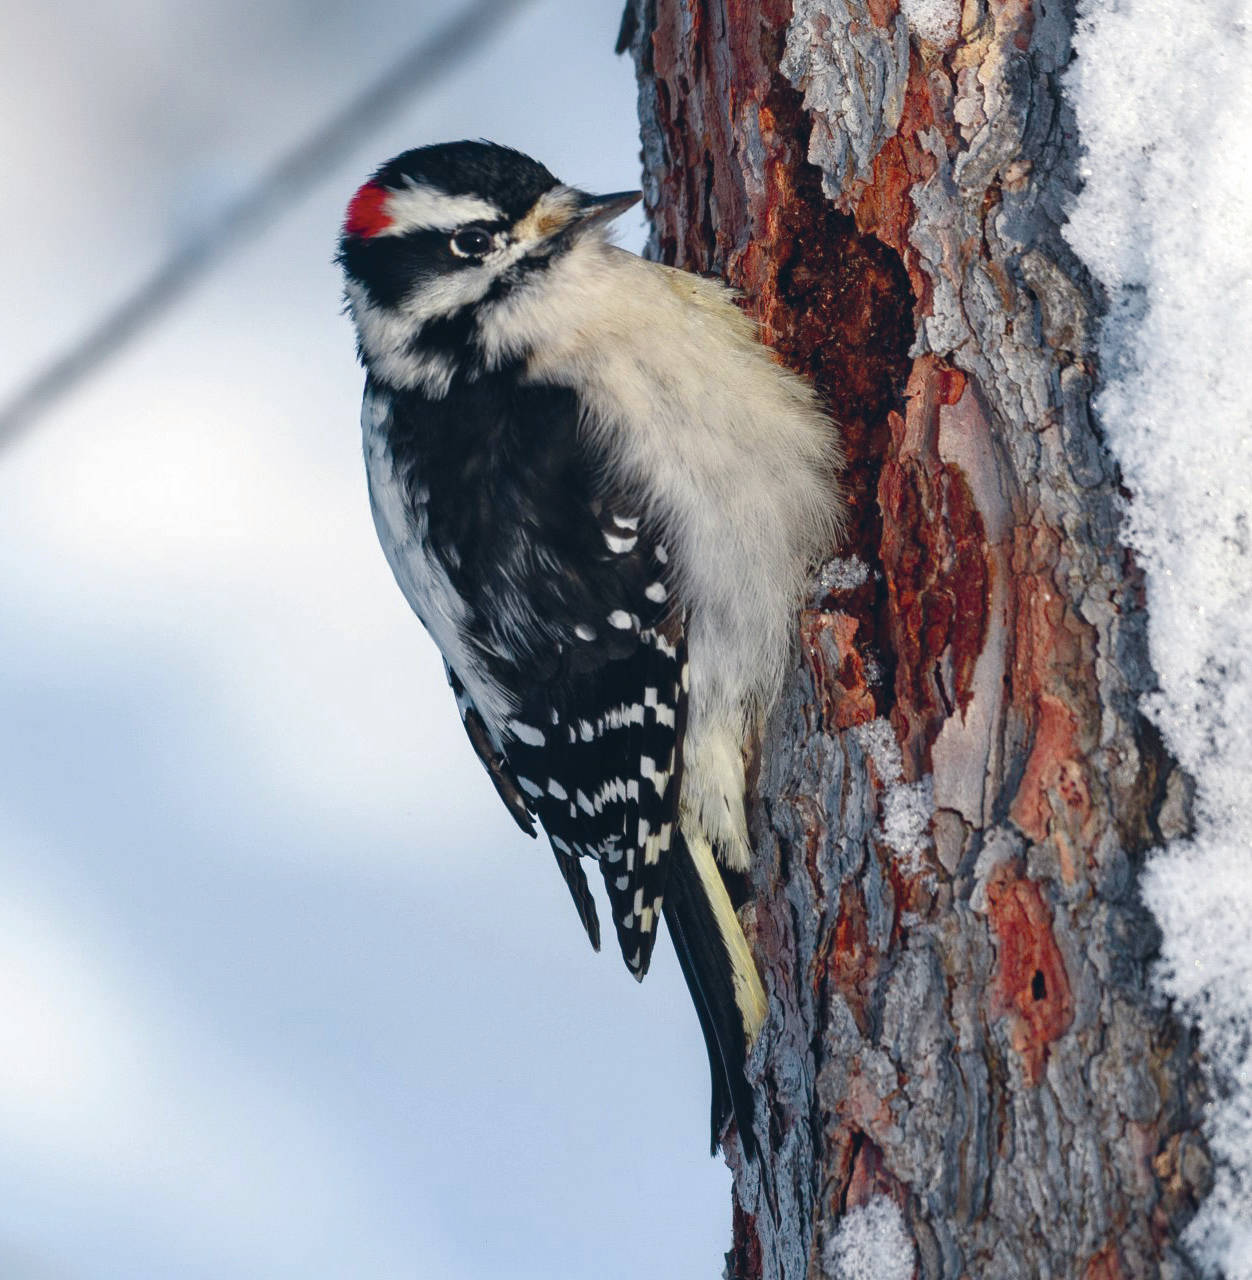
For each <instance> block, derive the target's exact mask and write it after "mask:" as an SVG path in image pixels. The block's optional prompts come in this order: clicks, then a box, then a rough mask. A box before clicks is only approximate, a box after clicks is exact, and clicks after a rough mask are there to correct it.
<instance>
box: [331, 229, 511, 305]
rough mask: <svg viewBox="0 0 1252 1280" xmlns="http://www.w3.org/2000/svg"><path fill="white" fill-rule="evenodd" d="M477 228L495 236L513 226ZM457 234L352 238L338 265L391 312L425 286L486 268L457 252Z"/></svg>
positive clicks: (426, 232) (425, 232) (345, 241)
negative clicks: (440, 279) (454, 237)
mask: <svg viewBox="0 0 1252 1280" xmlns="http://www.w3.org/2000/svg"><path fill="white" fill-rule="evenodd" d="M472 225H473V226H476V227H479V226H480V227H482V228H483V230H484V231H487V232H489V233H490V234H493V235H494V234H495V233H496V232H499V231H503V230H505V229H506V227H507V225H508V224H507V223H505V222H475V223H473V224H472ZM458 229H459V228H458ZM456 230H457V229H454V230H452V231H447V230H422V231H410V232H409V233H408V234H407V235H402V236H391V235H379V236H372V237H370V238H368V239H363V238H359V237H355V236H347V237H345V238H344V239H343V241H342V242H341V243H340V247H339V254H338V257H337V259H336V260H337V261H338V263H339V265H340V266H341V267H342V268H343V270H344V273H345V274H346V275H347V276H349V277H350V278H351V279H352V280H355V281H356V282H357V283H358V284H360V285H362V286H363V287H364V289H365V291H366V293H367V294H368V296H369V299H370V301H371V302H372V303H373V304H374V305H375V306H378V307H383V308H386V309H388V310H391V309H394V308H396V307H398V306H399V305H400V304H401V303H402V302H403V301H404V300H405V299H406V298H408V297H410V296H411V295H412V294H413V293H414V291H415V290H417V289H419V288H421V286H422V285H423V284H424V283H427V282H431V281H434V280H437V279H438V278H440V277H441V276H451V275H455V274H458V273H460V272H462V271H465V270H468V269H470V268H472V267H477V266H479V265H480V264H481V261H482V260H481V259H479V258H466V257H463V256H462V255H461V254H457V253H454V252H453V251H452V237H453V235H455V234H456Z"/></svg>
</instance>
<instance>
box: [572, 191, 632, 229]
mask: <svg viewBox="0 0 1252 1280" xmlns="http://www.w3.org/2000/svg"><path fill="white" fill-rule="evenodd" d="M642 199H643V192H642V191H615V192H613V194H612V195H608V196H588V195H584V196H582V197H581V198H580V200H579V202H578V213H577V214H576V215H575V217H576V219H577V223H578V229H579V230H580V231H581V230H583V229H584V228H586V227H596V226H600V225H601V224H602V223H605V222H612V221H613V219H614V218H616V217H618V216H619V215H620V214H623V213H625V212H626V210H627V209H629V208H630V207H631V205H634V204H638V203H639V201H640V200H642Z"/></svg>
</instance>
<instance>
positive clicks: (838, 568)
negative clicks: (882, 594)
mask: <svg viewBox="0 0 1252 1280" xmlns="http://www.w3.org/2000/svg"><path fill="white" fill-rule="evenodd" d="M868 581H869V565H867V564H866V563H865V561H864V560H861V559H859V558H858V557H857V556H847V557H844V556H836V557H835V558H834V559H833V560H828V561H827V562H826V563H825V564H824V565H822V571H821V573H819V574H818V576H817V586H818V594H819V595H826V596H828V595H834V594H836V593H838V592H840V591H855V590H856V589H857V587H860V586H864V585H865V583H866V582H868Z"/></svg>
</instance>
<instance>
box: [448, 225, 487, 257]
mask: <svg viewBox="0 0 1252 1280" xmlns="http://www.w3.org/2000/svg"><path fill="white" fill-rule="evenodd" d="M490 248H491V236H490V234H489V233H488V232H486V231H484V230H483V229H482V227H462V228H461V230H460V231H458V232H457V233H456V235H454V236H453V237H452V252H453V253H455V254H456V256H457V257H458V258H481V257H482V256H483V255H484V254H485V253H486V252H487V251H488V250H489V249H490Z"/></svg>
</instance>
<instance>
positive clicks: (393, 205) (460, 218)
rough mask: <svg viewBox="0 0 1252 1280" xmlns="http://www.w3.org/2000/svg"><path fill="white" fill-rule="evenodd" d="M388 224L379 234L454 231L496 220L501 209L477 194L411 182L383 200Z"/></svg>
mask: <svg viewBox="0 0 1252 1280" xmlns="http://www.w3.org/2000/svg"><path fill="white" fill-rule="evenodd" d="M387 217H388V218H389V219H390V222H389V223H388V225H387V226H386V227H385V228H384V229H383V230H381V231H379V232H377V234H378V235H380V236H402V235H406V234H407V233H408V232H410V231H449V232H451V231H455V230H456V229H457V228H458V227H463V226H464V225H465V224H466V223H467V222H498V221H499V220H500V219H501V218H503V217H504V213H503V211H502V210H501V209H500V208H499V207H498V206H497V205H494V204H492V203H491V201H490V200H484V199H482V197H481V196H453V195H449V194H448V193H447V192H446V191H440V190H439V189H438V188H437V187H427V186H423V185H422V184H421V183H416V182H415V183H412V184H411V185H410V186H407V187H405V188H403V189H402V190H400V191H393V192H392V193H391V195H390V197H389V198H388V200H387Z"/></svg>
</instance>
